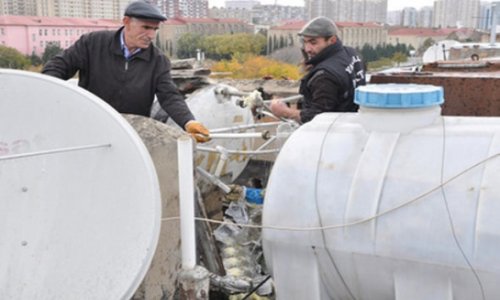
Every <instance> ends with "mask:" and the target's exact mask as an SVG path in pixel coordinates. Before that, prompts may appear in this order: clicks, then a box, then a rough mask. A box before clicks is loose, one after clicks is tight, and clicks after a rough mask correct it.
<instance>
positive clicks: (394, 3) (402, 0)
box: [208, 0, 492, 10]
mask: <svg viewBox="0 0 500 300" xmlns="http://www.w3.org/2000/svg"><path fill="white" fill-rule="evenodd" d="M225 1H226V0H208V4H209V7H213V6H216V7H223V6H224V3H225ZM257 1H259V2H260V3H261V4H274V3H276V4H278V5H291V6H304V0H257ZM484 1H486V2H491V1H492V0H484ZM433 5H434V0H389V1H388V3H387V10H402V9H403V8H405V7H414V8H416V9H420V8H422V7H424V6H433Z"/></svg>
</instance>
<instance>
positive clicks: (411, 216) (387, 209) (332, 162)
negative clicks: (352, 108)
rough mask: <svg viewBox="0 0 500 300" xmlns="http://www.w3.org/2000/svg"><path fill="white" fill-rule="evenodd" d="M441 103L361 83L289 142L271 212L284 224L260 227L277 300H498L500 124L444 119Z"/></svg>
mask: <svg viewBox="0 0 500 300" xmlns="http://www.w3.org/2000/svg"><path fill="white" fill-rule="evenodd" d="M442 95H443V92H442V89H441V88H440V87H433V86H416V85H369V86H366V87H361V88H359V89H358V90H357V92H356V101H357V102H358V103H359V104H360V105H361V106H362V107H361V109H360V112H359V113H326V114H321V115H319V116H317V117H316V118H315V119H314V120H312V121H311V122H309V123H307V124H304V125H303V126H302V127H301V128H299V129H298V130H297V131H296V132H295V133H294V134H293V135H292V136H291V137H290V138H289V139H288V141H287V142H286V144H285V145H284V147H283V149H282V150H281V152H280V154H279V156H278V158H277V160H276V163H275V165H274V167H273V170H272V173H271V177H270V179H269V183H268V188H267V192H266V199H265V203H264V213H263V224H264V226H275V227H281V228H283V227H285V228H288V230H278V229H269V228H268V229H264V231H263V246H264V254H265V258H266V261H267V264H268V267H269V268H270V270H271V272H272V275H273V278H274V280H275V283H276V289H277V296H278V299H455V300H457V299H464V300H465V299H500V285H499V284H498V283H499V282H500V230H499V228H500V217H499V214H500V184H499V183H498V182H499V180H500V159H499V157H498V156H499V155H500V118H492V117H487V118H482V117H442V116H440V114H439V111H440V108H439V106H438V104H440V103H441V102H442ZM386 106H388V107H390V108H387V107H386ZM402 107H412V108H404V109H403V108H402ZM319 228H322V229H319Z"/></svg>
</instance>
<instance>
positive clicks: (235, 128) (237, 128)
mask: <svg viewBox="0 0 500 300" xmlns="http://www.w3.org/2000/svg"><path fill="white" fill-rule="evenodd" d="M281 123H283V122H265V123H257V124H248V125H237V126H233V127H225V128H217V129H210V134H212V133H223V132H228V131H240V130H246V129H255V128H262V127H273V126H278V125H280V124H281Z"/></svg>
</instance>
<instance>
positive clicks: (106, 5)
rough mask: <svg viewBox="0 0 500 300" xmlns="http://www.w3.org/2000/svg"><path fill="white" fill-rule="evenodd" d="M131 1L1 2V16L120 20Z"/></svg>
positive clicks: (24, 0)
mask: <svg viewBox="0 0 500 300" xmlns="http://www.w3.org/2000/svg"><path fill="white" fill-rule="evenodd" d="M129 1H130V0H0V15H12V16H39V17H65V18H94V19H112V20H118V19H121V18H122V17H123V12H124V11H125V7H126V6H127V5H128V3H129Z"/></svg>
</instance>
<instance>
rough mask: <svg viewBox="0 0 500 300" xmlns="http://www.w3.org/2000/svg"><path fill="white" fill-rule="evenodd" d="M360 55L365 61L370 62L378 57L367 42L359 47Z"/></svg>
mask: <svg viewBox="0 0 500 300" xmlns="http://www.w3.org/2000/svg"><path fill="white" fill-rule="evenodd" d="M361 56H362V57H363V59H364V60H365V62H371V61H375V60H377V59H378V56H377V52H376V51H375V49H373V47H372V46H371V45H368V44H364V45H363V48H361Z"/></svg>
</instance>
